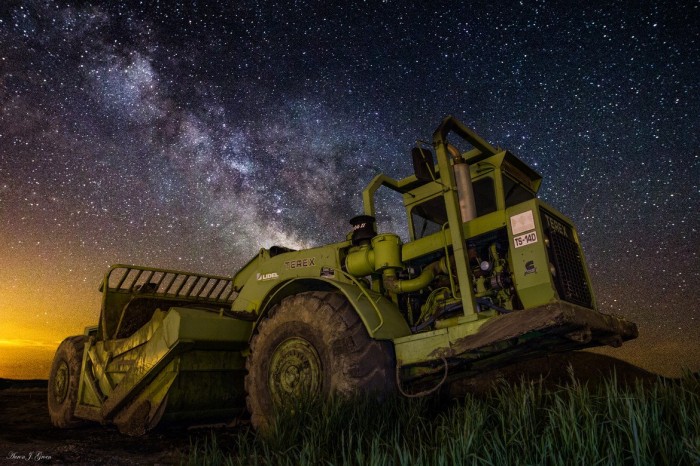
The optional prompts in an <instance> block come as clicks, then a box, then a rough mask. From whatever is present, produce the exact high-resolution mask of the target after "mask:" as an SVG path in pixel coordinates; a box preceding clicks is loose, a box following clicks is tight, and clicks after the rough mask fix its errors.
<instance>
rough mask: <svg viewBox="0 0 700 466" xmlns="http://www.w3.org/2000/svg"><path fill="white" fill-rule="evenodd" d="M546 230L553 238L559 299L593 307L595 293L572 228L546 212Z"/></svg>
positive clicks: (551, 248) (550, 250) (551, 252)
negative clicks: (592, 293) (591, 288)
mask: <svg viewBox="0 0 700 466" xmlns="http://www.w3.org/2000/svg"><path fill="white" fill-rule="evenodd" d="M542 217H543V220H544V221H543V226H544V231H545V233H546V235H547V237H548V238H549V248H548V251H547V252H548V253H549V260H550V261H551V262H552V265H554V269H555V273H554V274H553V280H554V285H555V286H556V288H557V292H558V293H559V297H560V298H561V299H563V300H564V301H568V302H570V303H573V304H578V305H580V306H585V307H588V308H593V302H592V301H593V300H592V297H591V291H590V288H589V286H588V281H587V280H586V272H585V270H584V268H583V258H582V256H581V252H580V249H579V245H578V244H577V243H576V242H575V241H574V240H573V232H572V231H571V227H570V226H569V225H567V224H566V223H564V222H562V221H561V220H558V219H556V218H555V217H553V216H552V215H550V214H549V213H548V212H546V211H544V210H543V211H542Z"/></svg>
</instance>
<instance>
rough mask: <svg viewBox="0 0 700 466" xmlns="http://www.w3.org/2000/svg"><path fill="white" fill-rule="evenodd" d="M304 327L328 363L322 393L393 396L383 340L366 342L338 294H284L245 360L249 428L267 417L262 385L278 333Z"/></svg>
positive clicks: (389, 352) (390, 359) (261, 425)
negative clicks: (315, 337) (294, 325)
mask: <svg viewBox="0 0 700 466" xmlns="http://www.w3.org/2000/svg"><path fill="white" fill-rule="evenodd" d="M299 322H301V323H303V324H304V325H307V326H309V327H311V328H313V329H314V331H316V332H318V334H319V335H318V336H319V337H320V338H321V339H322V340H323V341H324V343H323V344H322V345H320V346H322V347H321V348H317V351H319V353H322V354H323V359H324V360H326V361H329V362H330V366H331V367H329V368H326V369H324V370H325V371H328V370H330V371H331V372H330V373H329V374H328V373H327V374H325V376H326V379H325V380H326V382H325V384H324V385H325V386H324V388H323V390H324V395H328V394H331V393H332V394H336V395H341V396H349V395H353V394H356V393H369V392H376V393H378V394H384V393H393V392H394V390H395V382H394V360H395V359H394V351H393V347H392V345H391V344H390V343H389V342H387V341H380V340H374V339H372V338H370V336H369V334H368V333H367V330H366V328H365V326H364V323H363V322H362V320H361V319H360V317H359V315H358V314H357V312H356V311H355V309H353V307H352V305H351V304H350V303H349V302H348V301H347V300H346V299H345V297H344V296H343V295H342V294H340V293H338V292H322V291H309V292H303V293H299V294H296V295H292V296H289V297H287V298H285V299H283V300H282V302H281V303H279V304H278V305H276V306H275V307H274V308H272V309H271V310H270V312H269V314H268V316H267V318H266V319H265V320H263V321H262V322H261V323H260V325H259V326H258V328H257V329H256V333H255V335H254V336H253V338H252V339H251V344H250V350H251V354H250V356H248V358H247V359H246V369H247V370H248V375H247V376H246V379H245V389H246V393H247V396H246V405H247V407H248V411H249V412H250V414H251V420H252V423H253V426H255V427H256V428H258V429H265V428H266V427H267V426H268V424H269V422H270V421H271V416H272V402H271V398H270V394H269V390H268V387H267V370H268V367H267V365H268V364H269V360H270V356H271V354H272V353H273V352H274V350H275V348H276V345H277V344H278V342H276V340H279V339H280V338H282V337H280V335H281V334H284V333H285V328H289V326H290V324H292V323H299Z"/></svg>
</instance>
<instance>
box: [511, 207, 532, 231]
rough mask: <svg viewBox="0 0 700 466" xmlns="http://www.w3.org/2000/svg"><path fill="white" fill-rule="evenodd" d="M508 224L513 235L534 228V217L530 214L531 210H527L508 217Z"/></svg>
mask: <svg viewBox="0 0 700 466" xmlns="http://www.w3.org/2000/svg"><path fill="white" fill-rule="evenodd" d="M510 226H511V228H512V229H513V235H517V234H518V233H522V232H524V231H529V230H534V229H535V219H534V217H533V216H532V211H531V210H528V211H527V212H523V213H522V214H518V215H513V216H512V217H511V218H510Z"/></svg>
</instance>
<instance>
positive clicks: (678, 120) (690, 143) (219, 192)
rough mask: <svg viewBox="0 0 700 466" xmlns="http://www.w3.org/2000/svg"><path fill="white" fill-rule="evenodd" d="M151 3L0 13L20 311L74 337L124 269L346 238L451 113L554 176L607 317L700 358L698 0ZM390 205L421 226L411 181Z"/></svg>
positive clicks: (7, 315)
mask: <svg viewBox="0 0 700 466" xmlns="http://www.w3.org/2000/svg"><path fill="white" fill-rule="evenodd" d="M116 3H118V5H115V4H116ZM141 3H142V2H134V1H122V2H107V1H105V2H97V1H56V2H54V1H48V0H46V1H10V2H3V5H2V6H0V104H1V106H2V107H1V109H0V220H1V224H0V244H1V245H2V246H0V260H1V261H2V262H3V264H2V265H1V266H2V269H1V270H0V312H2V313H3V314H4V316H3V318H4V319H8V322H10V323H12V324H13V325H14V326H15V328H22V329H27V330H31V331H32V332H39V334H38V336H36V338H37V339H39V340H42V339H43V340H47V341H50V342H54V340H60V339H61V338H62V337H63V336H64V335H65V334H67V333H80V331H81V326H83V325H88V324H91V323H92V322H94V321H95V319H96V316H97V313H98V311H99V309H97V308H95V300H93V301H90V300H86V299H85V298H84V296H93V295H96V292H95V291H94V288H95V285H96V284H97V282H98V281H99V279H100V276H101V274H102V273H104V271H105V270H106V267H107V266H108V265H109V264H112V263H138V264H144V265H153V266H160V267H173V268H178V269H193V270H195V271H202V272H210V273H224V274H232V273H233V272H234V271H235V270H236V268H237V267H239V266H241V265H242V264H244V263H245V262H246V261H247V260H248V259H249V258H250V257H251V256H252V255H253V254H255V253H256V251H257V250H258V249H259V248H261V247H269V246H270V245H273V244H280V245H285V246H289V247H295V248H300V247H305V246H310V245H320V244H324V243H328V242H334V241H339V240H342V239H344V238H345V235H346V233H347V231H348V228H349V224H348V219H349V218H351V217H352V216H354V215H356V214H358V213H361V211H362V204H361V195H360V193H361V190H362V188H363V187H364V186H365V185H366V183H368V182H369V181H370V179H371V178H372V176H373V175H374V174H376V173H379V172H386V173H387V174H389V175H390V176H393V177H397V178H398V177H402V176H405V175H408V174H409V173H410V170H411V168H410V159H409V157H408V154H409V151H410V148H411V147H412V145H413V144H414V143H415V141H416V140H417V139H422V140H429V139H430V137H431V134H432V131H433V130H434V128H435V127H436V126H437V124H438V123H439V121H440V120H441V118H442V117H444V116H445V115H447V114H454V115H456V116H457V117H458V118H460V119H461V120H462V121H464V122H465V123H466V124H467V125H469V126H471V127H473V128H474V129H475V130H476V131H477V132H478V133H479V134H481V135H482V136H483V137H484V138H485V139H487V140H488V141H490V142H492V143H493V144H495V145H498V146H501V147H504V148H508V149H510V150H512V151H513V152H514V153H515V154H517V155H518V156H519V157H521V158H522V159H523V160H525V161H526V162H527V163H529V164H531V165H532V166H533V167H534V168H535V169H537V170H538V171H539V172H540V173H542V175H543V176H544V178H545V182H544V185H543V189H542V191H541V193H540V195H541V197H542V198H543V199H544V200H545V201H547V202H549V203H550V204H552V205H554V206H555V207H556V208H558V209H559V210H561V211H562V212H564V213H565V214H567V215H568V216H570V217H571V218H572V219H573V221H574V222H575V224H576V225H577V227H578V229H579V232H580V234H581V237H582V240H583V243H584V250H585V252H586V255H587V259H588V262H589V266H590V268H591V272H592V275H593V277H594V285H595V288H596V291H597V300H598V302H599V305H600V307H601V309H602V310H604V311H606V312H614V313H618V314H623V315H626V316H627V317H629V318H630V319H632V320H635V321H637V322H638V323H639V324H640V328H641V329H642V333H644V332H645V331H646V332H647V334H652V335H654V336H655V337H658V338H666V339H668V340H673V341H679V342H683V344H686V343H687V344H690V345H694V346H693V348H692V349H693V351H698V352H700V347H699V346H698V343H697V341H698V339H700V305H699V303H700V286H698V281H699V280H700V257H699V252H698V251H699V250H700V248H699V247H698V244H700V235H698V230H699V229H700V220H698V208H699V207H700V147H699V142H700V141H699V139H700V138H699V135H700V118H699V117H698V115H699V113H700V89H699V87H700V86H698V79H697V74H698V69H700V66H699V63H698V61H699V58H700V9H699V8H698V3H697V2H668V3H661V2H653V3H651V2H650V3H648V4H645V5H643V6H638V7H634V8H631V7H626V6H625V5H626V4H621V3H619V2H616V3H611V4H608V5H607V6H606V5H603V4H599V2H591V3H592V4H593V3H594V4H595V5H596V6H592V5H588V4H586V3H582V4H580V5H577V7H576V8H571V7H569V6H565V5H556V4H554V2H544V1H538V2H521V4H513V3H512V2H506V3H504V4H503V5H498V4H496V3H494V2H463V3H464V4H463V5H461V6H460V5H459V3H462V2H453V3H454V4H450V3H446V4H444V5H443V4H441V3H439V2H416V3H418V4H417V5H411V4H410V3H411V2H399V1H385V2H364V3H360V2H350V3H347V4H345V5H340V4H338V5H334V3H335V2H301V1H299V2H297V1H284V2H250V1H237V2H227V1H211V2H194V1H186V2H184V1H180V2H178V1H172V2H170V1H169V2H157V1H155V2H143V3H144V4H143V5H142V4H141ZM332 4H333V6H332ZM504 5H508V6H507V7H505V6H504ZM379 214H380V218H379V229H380V230H382V231H396V232H399V233H401V234H402V236H404V237H406V235H405V233H404V232H403V231H402V229H405V228H406V221H405V219H404V213H403V211H402V209H401V207H400V204H399V202H398V201H397V199H396V198H394V197H392V196H389V195H388V194H386V193H385V194H384V195H383V198H382V200H381V202H380V204H379ZM66 290H70V294H71V295H72V296H77V297H79V299H78V298H75V299H73V300H65V299H63V298H58V297H57V296H61V295H65V294H66ZM29 295H31V296H29ZM28 296H29V297H28ZM47 296H48V297H49V298H47ZM61 299H63V301H62V300H61ZM56 300H57V301H56ZM18 303H21V306H20V305H19V304H18ZM20 307H21V309H20ZM6 328H9V327H6ZM42 329H43V333H41V332H40V330H42ZM57 329H59V330H57ZM9 337H10V335H7V334H2V331H0V339H2V338H9ZM25 338H30V337H26V336H25ZM698 359H700V357H699V358H698ZM0 375H1V374H0Z"/></svg>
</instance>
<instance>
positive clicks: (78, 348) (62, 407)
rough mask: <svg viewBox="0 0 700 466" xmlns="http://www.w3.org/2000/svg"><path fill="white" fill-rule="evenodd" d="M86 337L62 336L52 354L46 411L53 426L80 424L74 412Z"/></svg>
mask: <svg viewBox="0 0 700 466" xmlns="http://www.w3.org/2000/svg"><path fill="white" fill-rule="evenodd" d="M86 340H87V337H86V336H85V335H79V336H75V337H68V338H66V339H65V340H63V341H62V342H61V344H60V345H59V346H58V349H57V350H56V355H55V356H54V358H53V364H51V373H50V374H49V390H48V391H49V415H50V416H51V423H52V424H53V425H54V426H56V427H75V426H77V425H79V424H81V421H79V420H78V419H77V418H76V417H75V416H74V413H75V405H76V403H77V402H78V384H79V383H80V368H81V366H82V363H83V348H84V347H85V341H86Z"/></svg>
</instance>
